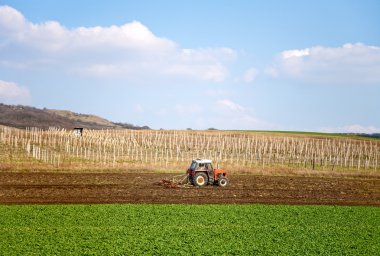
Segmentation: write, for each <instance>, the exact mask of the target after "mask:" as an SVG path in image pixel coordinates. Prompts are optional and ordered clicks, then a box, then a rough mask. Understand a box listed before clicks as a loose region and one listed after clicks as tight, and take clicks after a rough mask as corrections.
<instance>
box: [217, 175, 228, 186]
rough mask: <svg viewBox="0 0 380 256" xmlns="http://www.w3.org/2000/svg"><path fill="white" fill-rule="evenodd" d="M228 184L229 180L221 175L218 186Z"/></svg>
mask: <svg viewBox="0 0 380 256" xmlns="http://www.w3.org/2000/svg"><path fill="white" fill-rule="evenodd" d="M227 184H228V180H227V178H225V177H220V178H219V180H218V186H219V187H225V186H227Z"/></svg>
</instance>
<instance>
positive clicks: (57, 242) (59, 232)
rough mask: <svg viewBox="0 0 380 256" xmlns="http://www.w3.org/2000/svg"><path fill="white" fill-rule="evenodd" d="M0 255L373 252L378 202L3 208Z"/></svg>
mask: <svg viewBox="0 0 380 256" xmlns="http://www.w3.org/2000/svg"><path fill="white" fill-rule="evenodd" d="M0 241H1V242H0V254H1V255H57V254H60V255H70V254H72V255H141V254H145V255H187V254H193V255H200V254H203V255H212V254H213V255H222V254H225V255H253V254H267V255H268V254H271V255H307V254H312V255H314V254H323V255H334V254H335V255H376V254H377V255H378V254H379V252H380V208H378V207H337V206H280V205H278V206H270V205H47V206H41V205H33V206H31V205H29V206H0Z"/></svg>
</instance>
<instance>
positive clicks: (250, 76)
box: [243, 68, 258, 83]
mask: <svg viewBox="0 0 380 256" xmlns="http://www.w3.org/2000/svg"><path fill="white" fill-rule="evenodd" d="M257 74H258V71H257V69H255V68H249V69H248V70H247V71H245V73H244V76H243V80H244V81H245V82H247V83H251V82H253V81H254V80H255V79H256V77H257Z"/></svg>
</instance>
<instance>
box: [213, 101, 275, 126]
mask: <svg viewBox="0 0 380 256" xmlns="http://www.w3.org/2000/svg"><path fill="white" fill-rule="evenodd" d="M210 112H211V113H213V114H211V115H210V117H209V119H208V120H207V122H208V123H209V124H210V126H213V127H215V128H218V129H232V130H236V129H241V130H260V129H274V128H276V127H275V126H274V125H273V124H270V123H268V122H266V121H264V120H260V119H258V118H257V117H256V116H255V114H254V113H253V111H252V109H249V108H246V107H244V106H242V105H240V104H238V103H236V102H233V101H232V100H229V99H222V100H218V101H216V103H215V109H214V111H210Z"/></svg>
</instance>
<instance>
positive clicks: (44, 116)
mask: <svg viewBox="0 0 380 256" xmlns="http://www.w3.org/2000/svg"><path fill="white" fill-rule="evenodd" d="M0 124H1V125H6V126H12V127H17V128H26V127H38V128H42V129H48V128H49V127H58V128H66V129H73V128H74V127H83V128H86V129H117V128H127V129H135V130H139V129H149V127H148V126H143V127H140V126H135V125H132V124H128V123H114V122H111V121H109V120H107V119H104V118H102V117H99V116H96V115H88V114H78V113H75V112H71V111H67V110H55V109H46V108H44V109H38V108H34V107H29V106H21V105H17V106H15V105H5V104H1V103H0Z"/></svg>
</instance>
